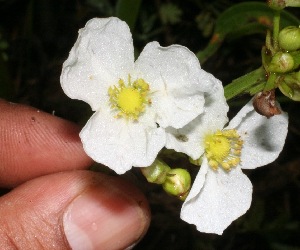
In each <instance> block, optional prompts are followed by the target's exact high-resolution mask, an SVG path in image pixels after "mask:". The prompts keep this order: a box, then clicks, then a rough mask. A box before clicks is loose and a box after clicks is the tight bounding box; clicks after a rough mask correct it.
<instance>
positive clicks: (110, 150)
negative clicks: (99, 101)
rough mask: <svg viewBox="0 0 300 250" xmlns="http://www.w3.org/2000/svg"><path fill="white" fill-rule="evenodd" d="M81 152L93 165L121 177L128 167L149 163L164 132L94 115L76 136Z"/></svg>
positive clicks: (135, 123) (151, 125)
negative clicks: (112, 171) (86, 155)
mask: <svg viewBox="0 0 300 250" xmlns="http://www.w3.org/2000/svg"><path fill="white" fill-rule="evenodd" d="M80 138H81V140H82V142H83V147H84V150H85V152H86V153H87V154H88V155H89V156H90V157H91V158H92V159H94V160H95V161H96V162H99V163H102V164H104V165H106V166H108V167H109V168H111V169H113V170H114V171H115V172H116V173H118V174H123V173H125V172H126V171H127V170H129V169H130V168H131V167H132V166H135V167H146V166H149V165H151V164H152V163H153V161H154V160H155V158H156V156H157V154H158V152H159V151H160V150H161V149H162V147H163V146H164V144H165V140H166V138H165V132H164V130H163V129H162V128H157V126H156V124H155V123H153V124H142V123H139V122H131V121H126V120H124V119H117V118H114V117H113V116H112V115H111V114H110V113H107V111H106V110H104V111H101V110H99V111H97V112H96V113H95V114H94V115H93V116H92V117H91V118H90V120H89V121H88V122H87V124H86V125H85V127H84V128H83V129H82V131H81V132H80Z"/></svg>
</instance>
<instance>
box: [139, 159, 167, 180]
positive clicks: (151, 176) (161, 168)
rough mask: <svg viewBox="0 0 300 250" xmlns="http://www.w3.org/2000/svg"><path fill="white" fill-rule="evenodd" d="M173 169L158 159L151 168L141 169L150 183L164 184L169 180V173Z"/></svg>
mask: <svg viewBox="0 0 300 250" xmlns="http://www.w3.org/2000/svg"><path fill="white" fill-rule="evenodd" d="M170 170H171V168H170V167H169V166H168V165H167V164H166V163H164V162H163V161H160V160H158V159H156V160H155V161H154V162H153V163H152V165H151V166H149V167H145V168H141V171H142V174H143V175H144V176H145V177H146V179H147V181H148V182H151V183H156V184H162V183H164V182H165V180H166V178H167V173H168V172H169V171H170Z"/></svg>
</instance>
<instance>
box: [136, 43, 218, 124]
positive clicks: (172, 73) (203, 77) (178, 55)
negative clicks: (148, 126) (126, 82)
mask: <svg viewBox="0 0 300 250" xmlns="http://www.w3.org/2000/svg"><path fill="white" fill-rule="evenodd" d="M136 71H137V72H140V74H141V75H142V77H143V78H144V79H145V80H146V81H147V82H149V84H150V90H151V92H152V93H153V98H152V105H153V106H154V107H155V109H156V111H157V115H158V117H157V123H158V124H159V125H160V126H161V127H164V128H165V127H168V126H171V127H174V128H181V127H182V126H184V125H186V124H187V123H188V122H190V121H191V120H193V119H194V118H195V117H196V116H198V115H199V114H200V113H202V111H203V105H204V93H205V92H212V91H215V90H216V88H218V87H219V86H221V82H220V81H219V80H217V79H216V78H214V77H213V76H212V75H211V74H208V73H206V72H205V71H204V70H202V69H201V67H200V64H199V61H198V59H197V57H196V56H195V55H194V54H193V53H192V52H191V51H190V50H188V49H187V48H186V47H183V46H180V45H173V46H170V47H161V46H160V45H159V44H158V43H157V42H152V43H148V44H147V45H146V47H145V48H144V50H143V51H142V53H141V54H140V56H139V58H138V59H137V61H136ZM174 114H176V115H174Z"/></svg>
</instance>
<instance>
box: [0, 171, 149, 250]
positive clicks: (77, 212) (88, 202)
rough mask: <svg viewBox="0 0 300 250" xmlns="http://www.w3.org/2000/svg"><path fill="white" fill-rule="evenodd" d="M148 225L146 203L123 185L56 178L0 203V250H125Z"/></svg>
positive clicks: (81, 175) (88, 177) (94, 178)
mask: <svg viewBox="0 0 300 250" xmlns="http://www.w3.org/2000/svg"><path fill="white" fill-rule="evenodd" d="M149 221H150V213H149V209H148V204H147V201H146V199H145V198H144V196H143V195H142V194H141V193H140V192H139V191H138V190H137V189H136V188H135V187H133V186H132V185H130V184H129V183H127V182H125V181H124V180H121V179H120V178H116V177H108V176H106V175H103V174H99V173H93V172H89V171H80V170H78V171H72V172H63V173H57V174H52V175H48V176H43V177H39V178H36V179H34V180H31V181H28V182H26V183H24V184H22V185H21V186H19V187H17V188H16V189H14V190H13V191H11V192H10V193H8V194H6V195H4V196H2V197H0V249H69V248H70V247H71V248H72V249H74V250H76V249H86V250H89V249H125V248H127V247H129V246H133V245H134V244H135V243H136V242H138V240H139V239H140V238H141V237H142V236H143V235H144V234H145V232H146V230H147V228H148V226H149Z"/></svg>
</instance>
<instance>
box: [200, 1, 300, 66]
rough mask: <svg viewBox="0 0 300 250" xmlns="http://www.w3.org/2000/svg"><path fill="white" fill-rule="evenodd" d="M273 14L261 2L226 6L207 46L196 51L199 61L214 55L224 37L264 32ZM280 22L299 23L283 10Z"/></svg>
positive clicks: (269, 26) (230, 37) (233, 37)
mask: <svg viewBox="0 0 300 250" xmlns="http://www.w3.org/2000/svg"><path fill="white" fill-rule="evenodd" d="M273 15H274V12H273V10H272V9H270V8H269V7H268V6H267V5H266V4H264V3H261V2H244V3H240V4H236V5H233V6H232V7H231V8H228V9H227V10H226V11H224V12H223V13H222V14H221V15H220V16H219V17H218V19H217V21H216V24H215V29H214V34H213V36H212V39H211V40H210V42H209V44H208V46H207V47H206V48H205V49H204V50H201V51H199V52H198V53H197V56H198V58H199V60H200V62H205V61H206V60H207V59H208V58H209V57H211V56H212V55H214V53H216V51H217V50H218V48H219V47H220V46H221V44H222V43H223V41H224V39H229V40H231V39H236V38H238V37H242V36H246V35H251V34H256V33H265V32H266V30H267V29H270V28H271V27H272V20H273ZM281 24H282V27H286V26H290V25H299V24H300V21H299V19H298V18H296V17H295V16H293V15H292V14H290V13H289V12H286V11H283V12H282V17H281Z"/></svg>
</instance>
